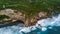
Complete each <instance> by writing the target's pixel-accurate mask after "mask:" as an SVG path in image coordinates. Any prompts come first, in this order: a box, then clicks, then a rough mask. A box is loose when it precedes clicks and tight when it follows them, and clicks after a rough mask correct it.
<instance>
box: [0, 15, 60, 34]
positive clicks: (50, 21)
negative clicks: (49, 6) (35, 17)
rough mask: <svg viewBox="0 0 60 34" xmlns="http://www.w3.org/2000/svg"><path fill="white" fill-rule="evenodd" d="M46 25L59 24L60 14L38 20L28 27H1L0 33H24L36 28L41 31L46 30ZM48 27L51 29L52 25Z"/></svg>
mask: <svg viewBox="0 0 60 34" xmlns="http://www.w3.org/2000/svg"><path fill="white" fill-rule="evenodd" d="M38 24H40V26H39V25H38ZM47 26H60V14H59V15H58V16H57V17H54V16H53V17H52V18H47V19H42V20H39V21H37V23H36V25H34V26H30V27H20V26H19V25H17V26H8V27H3V28H0V34H24V33H29V32H31V31H35V30H37V28H39V29H41V31H46V30H47V28H46V27H47ZM49 28H50V29H52V27H49Z"/></svg>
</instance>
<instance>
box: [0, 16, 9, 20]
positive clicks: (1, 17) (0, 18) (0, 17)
mask: <svg viewBox="0 0 60 34" xmlns="http://www.w3.org/2000/svg"><path fill="white" fill-rule="evenodd" d="M4 18H9V17H8V16H6V15H0V20H2V19H4Z"/></svg>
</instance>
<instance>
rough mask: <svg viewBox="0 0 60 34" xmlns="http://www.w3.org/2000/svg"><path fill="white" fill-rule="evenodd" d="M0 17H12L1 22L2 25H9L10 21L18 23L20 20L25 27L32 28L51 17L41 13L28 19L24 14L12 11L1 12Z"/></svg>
mask: <svg viewBox="0 0 60 34" xmlns="http://www.w3.org/2000/svg"><path fill="white" fill-rule="evenodd" d="M0 15H6V16H9V17H10V18H4V19H2V20H0V24H1V23H2V22H3V23H2V24H5V22H7V23H9V21H10V22H12V23H14V22H15V23H16V22H17V21H18V20H21V21H23V22H24V24H25V26H32V25H34V24H36V22H37V21H38V20H40V19H44V18H48V17H50V16H49V15H48V13H47V12H39V13H37V14H35V15H32V16H31V17H30V18H26V16H25V13H24V12H22V11H18V10H12V9H5V10H1V11H0Z"/></svg>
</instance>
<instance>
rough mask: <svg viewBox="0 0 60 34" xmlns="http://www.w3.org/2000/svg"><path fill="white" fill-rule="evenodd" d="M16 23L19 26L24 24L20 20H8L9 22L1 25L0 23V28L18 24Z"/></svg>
mask: <svg viewBox="0 0 60 34" xmlns="http://www.w3.org/2000/svg"><path fill="white" fill-rule="evenodd" d="M18 24H21V25H20V26H23V25H24V22H23V21H21V20H17V21H15V22H9V23H6V24H1V25H0V28H2V27H7V26H13V25H18Z"/></svg>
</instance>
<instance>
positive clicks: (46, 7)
mask: <svg viewBox="0 0 60 34" xmlns="http://www.w3.org/2000/svg"><path fill="white" fill-rule="evenodd" d="M3 5H5V8H12V9H20V10H24V11H25V13H26V15H27V16H30V15H31V14H32V15H33V14H36V13H38V12H40V11H47V12H48V13H51V12H53V11H54V12H59V11H60V0H0V9H5V8H3Z"/></svg>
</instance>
